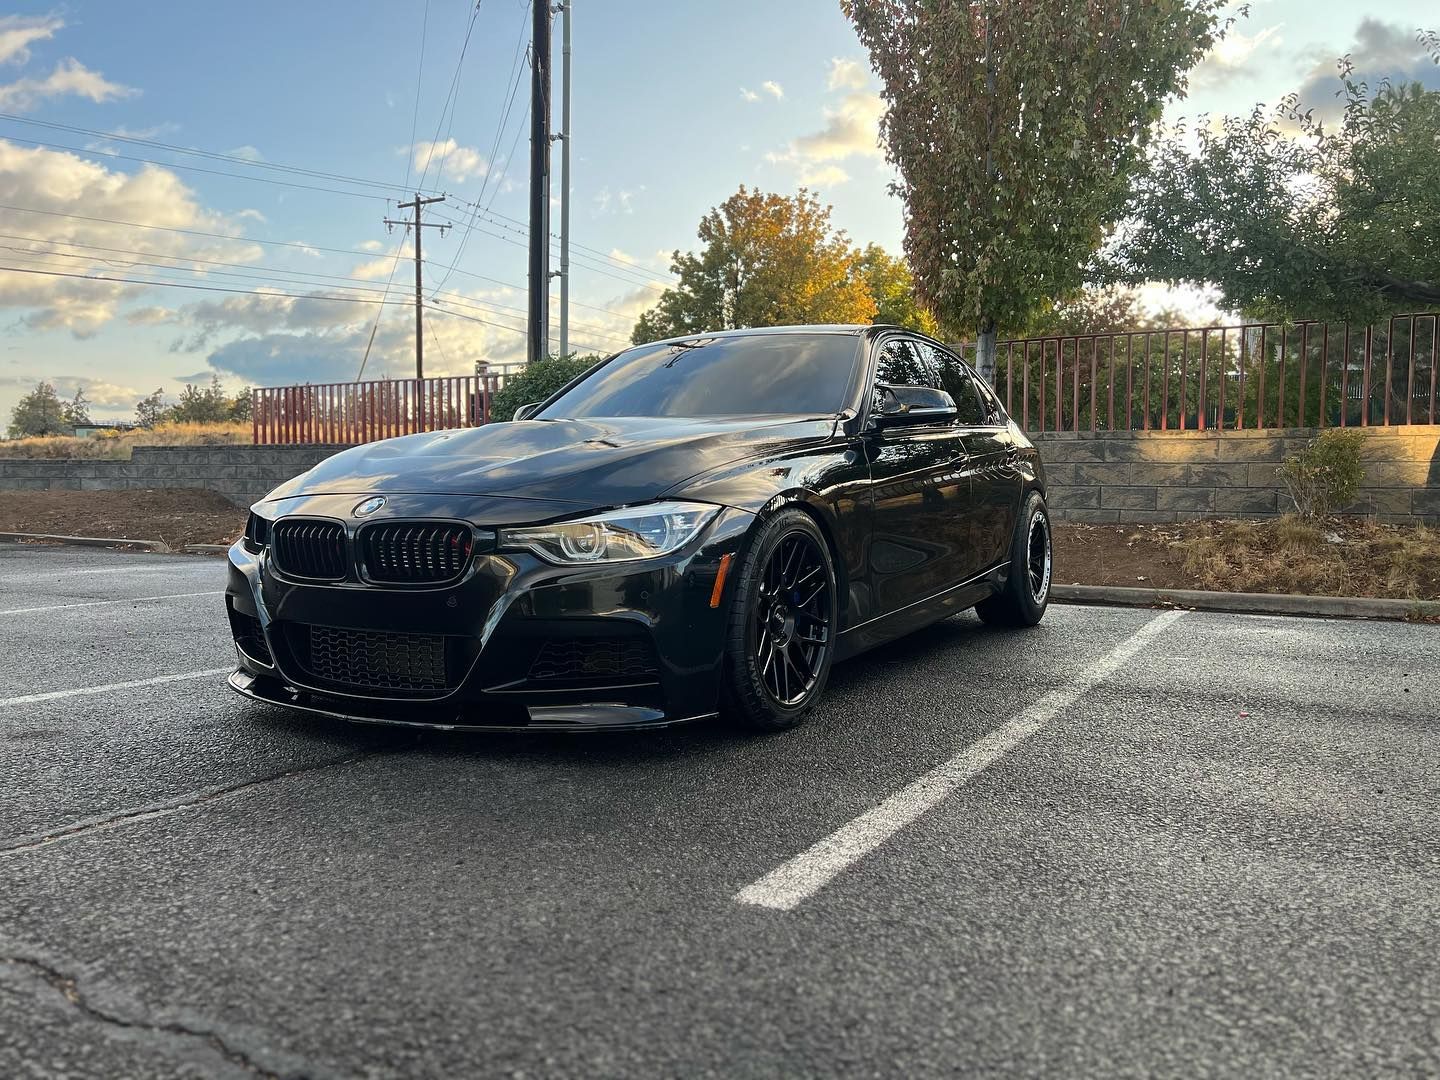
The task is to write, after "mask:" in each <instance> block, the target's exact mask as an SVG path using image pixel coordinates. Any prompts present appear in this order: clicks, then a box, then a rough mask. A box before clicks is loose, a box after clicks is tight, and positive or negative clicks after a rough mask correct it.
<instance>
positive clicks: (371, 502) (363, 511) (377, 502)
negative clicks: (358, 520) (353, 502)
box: [351, 495, 385, 517]
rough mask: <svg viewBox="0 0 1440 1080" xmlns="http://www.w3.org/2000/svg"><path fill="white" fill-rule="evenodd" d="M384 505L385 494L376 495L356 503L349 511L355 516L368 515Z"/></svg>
mask: <svg viewBox="0 0 1440 1080" xmlns="http://www.w3.org/2000/svg"><path fill="white" fill-rule="evenodd" d="M384 505H385V496H384V495H376V496H374V497H373V498H369V499H366V500H365V501H364V502H362V503H360V504H359V505H357V506H356V507H355V509H354V510H353V511H351V513H353V514H354V515H355V516H356V517H369V516H370V515H371V514H373V513H375V511H376V510H379V509H380V508H381V507H382V506H384Z"/></svg>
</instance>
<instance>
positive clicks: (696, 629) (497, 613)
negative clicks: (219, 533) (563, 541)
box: [226, 499, 753, 731]
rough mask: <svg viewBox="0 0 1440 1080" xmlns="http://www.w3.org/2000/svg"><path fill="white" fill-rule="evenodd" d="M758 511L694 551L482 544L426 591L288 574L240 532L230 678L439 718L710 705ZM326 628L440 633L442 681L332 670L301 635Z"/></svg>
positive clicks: (638, 717)
mask: <svg viewBox="0 0 1440 1080" xmlns="http://www.w3.org/2000/svg"><path fill="white" fill-rule="evenodd" d="M348 501H353V499H350V500H348ZM306 512H307V513H315V512H317V511H316V509H315V508H314V507H313V506H311V507H307V509H306ZM409 512H410V513H411V514H415V513H416V509H415V508H409ZM752 520H753V518H752V516H751V515H750V514H748V513H745V512H743V511H739V510H731V509H726V510H724V511H722V512H721V514H720V515H719V516H718V517H717V518H716V520H715V521H714V522H713V523H712V524H711V526H710V527H709V528H708V529H707V530H706V532H705V534H704V535H703V536H702V537H701V539H700V540H699V541H697V542H696V543H695V544H693V545H691V547H689V548H687V549H684V550H682V551H680V552H677V553H675V554H673V555H670V556H666V557H663V558H659V559H654V560H646V561H644V562H636V563H621V564H614V565H611V566H595V567H583V568H577V567H560V566H554V565H552V564H550V563H547V562H545V561H544V560H542V559H539V558H538V557H536V556H533V555H529V554H526V553H510V552H507V553H493V552H492V553H488V554H477V555H476V556H475V557H474V560H473V564H472V565H471V568H470V570H469V571H468V572H467V573H466V575H465V576H464V577H463V578H462V579H461V580H460V581H459V582H457V583H455V584H453V585H449V586H445V587H423V588H417V587H393V586H376V585H370V584H364V583H361V582H360V581H359V580H350V581H345V582H335V583H329V584H320V583H313V582H302V581H296V580H289V579H287V578H286V577H284V575H282V574H281V573H280V572H279V571H278V570H277V569H276V568H275V567H274V566H273V565H272V564H271V561H270V559H269V557H268V552H262V553H260V554H254V553H251V552H250V551H248V550H246V548H245V547H244V545H243V543H237V544H236V545H235V546H234V547H233V548H232V549H231V551H230V558H229V562H230V567H229V580H228V583H227V587H226V605H227V608H228V611H229V616H230V620H231V628H232V632H233V635H234V637H235V639H236V648H237V653H238V655H239V669H238V670H237V671H236V672H235V674H234V675H232V676H231V677H230V679H229V685H230V686H231V688H232V689H234V690H235V691H236V692H238V693H240V694H242V695H244V696H245V697H247V698H250V699H252V700H256V701H261V702H265V703H267V704H271V705H277V706H281V707H285V708H290V709H297V710H300V711H304V712H308V713H312V714H317V715H325V716H333V717H342V718H344V719H347V720H353V721H358V722H363V723H377V724H398V725H404V726H412V727H427V728H441V729H458V730H489V731H537V730H565V731H588V730H599V729H618V730H624V729H635V728H651V727H664V726H667V725H670V724H676V723H682V722H685V721H688V720H694V719H699V718H703V717H706V716H710V715H713V714H714V713H715V711H716V707H717V699H718V696H719V686H720V683H719V680H720V671H721V663H722V655H723V643H724V638H725V629H726V622H727V614H726V612H727V608H728V600H729V596H730V594H731V591H732V590H733V587H734V583H733V581H731V582H727V585H726V588H725V590H724V595H723V596H722V597H721V598H720V601H721V602H720V603H719V604H718V605H716V606H712V603H711V601H712V593H713V591H714V586H715V581H716V577H717V575H718V573H719V570H720V566H721V561H722V559H723V558H724V557H725V556H726V555H727V554H728V555H732V556H733V555H735V554H737V553H738V551H739V548H740V545H741V543H742V542H743V539H744V537H745V534H746V531H747V530H748V527H749V524H750V522H751V521H752ZM317 628H318V629H319V630H321V631H323V633H325V634H327V635H331V634H333V633H335V632H339V633H341V634H347V633H351V632H354V633H356V634H360V635H366V636H367V640H384V641H387V642H388V641H401V642H405V641H412V640H413V641H419V640H422V639H423V640H425V641H430V642H433V641H435V640H437V639H439V640H442V641H443V650H444V661H443V665H444V668H445V678H444V680H443V685H436V686H434V687H429V688H426V689H422V690H416V689H399V690H397V689H394V688H391V687H377V686H373V685H355V684H352V683H349V682H336V681H334V680H331V679H327V678H325V677H323V675H322V674H317V668H318V667H319V665H317V664H316V663H315V662H314V655H313V654H311V653H310V652H309V645H308V644H307V643H308V641H310V640H313V635H314V634H315V633H316V630H317ZM597 657H598V658H599V662H596V658H597Z"/></svg>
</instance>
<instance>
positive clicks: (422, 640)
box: [290, 625, 450, 693]
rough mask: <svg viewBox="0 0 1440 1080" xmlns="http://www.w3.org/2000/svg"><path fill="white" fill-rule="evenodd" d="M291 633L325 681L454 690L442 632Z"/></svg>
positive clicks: (303, 659) (306, 662)
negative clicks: (446, 660) (449, 676)
mask: <svg viewBox="0 0 1440 1080" xmlns="http://www.w3.org/2000/svg"><path fill="white" fill-rule="evenodd" d="M290 633H291V637H290V640H291V645H292V648H294V651H295V652H296V654H297V659H299V661H300V664H301V666H302V667H304V668H305V670H306V671H307V672H308V673H309V674H311V675H313V676H314V677H315V678H316V679H319V680H320V681H322V682H326V683H332V684H335V685H337V686H349V687H355V688H358V689H365V690H398V691H407V692H412V693H415V692H424V691H440V690H448V689H450V684H449V680H448V679H447V677H446V669H445V639H444V638H443V637H441V636H440V635H438V634H392V633H388V632H385V631H380V630H346V629H343V628H341V627H336V626H304V625H297V626H292V627H291V628H290Z"/></svg>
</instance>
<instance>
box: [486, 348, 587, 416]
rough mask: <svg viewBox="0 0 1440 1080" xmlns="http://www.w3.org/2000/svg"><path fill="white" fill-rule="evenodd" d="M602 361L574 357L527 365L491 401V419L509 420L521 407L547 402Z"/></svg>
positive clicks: (508, 379) (539, 361) (569, 356)
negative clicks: (571, 381) (551, 396)
mask: <svg viewBox="0 0 1440 1080" xmlns="http://www.w3.org/2000/svg"><path fill="white" fill-rule="evenodd" d="M600 359H601V358H600V357H598V356H577V355H576V354H575V353H571V354H570V355H568V356H549V357H546V358H545V359H544V360H536V361H534V362H533V363H530V364H526V365H525V367H524V369H523V370H521V371H520V372H519V373H517V374H515V375H511V376H510V377H509V378H507V379H506V380H505V386H504V388H503V389H501V391H500V392H499V393H498V394H496V395H495V396H494V397H493V398H491V399H490V415H491V416H492V417H493V418H494V419H496V420H509V419H510V418H511V417H512V416H514V415H515V410H516V409H518V408H520V406H521V405H529V404H530V403H531V402H534V401H544V400H545V399H546V398H548V397H549V396H550V395H551V394H553V393H555V391H557V390H559V389H560V388H561V387H562V386H564V385H565V384H566V383H568V382H569V381H570V380H571V379H573V378H575V377H576V376H577V375H582V374H584V373H585V372H586V371H589V370H590V369H591V368H592V367H594V366H595V365H596V364H597V363H599V361H600Z"/></svg>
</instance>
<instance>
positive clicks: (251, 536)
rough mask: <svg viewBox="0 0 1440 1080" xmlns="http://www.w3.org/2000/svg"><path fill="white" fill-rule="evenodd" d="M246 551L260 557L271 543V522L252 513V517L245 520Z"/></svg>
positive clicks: (252, 511)
mask: <svg viewBox="0 0 1440 1080" xmlns="http://www.w3.org/2000/svg"><path fill="white" fill-rule="evenodd" d="M244 539H245V550H246V551H248V552H250V554H251V555H259V554H260V552H261V551H262V550H263V549H264V547H265V545H266V544H268V543H269V542H270V522H269V521H268V520H267V519H265V518H263V517H261V516H260V515H259V514H257V513H255V511H254V510H251V511H250V516H249V517H248V518H246V519H245V537H244Z"/></svg>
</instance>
